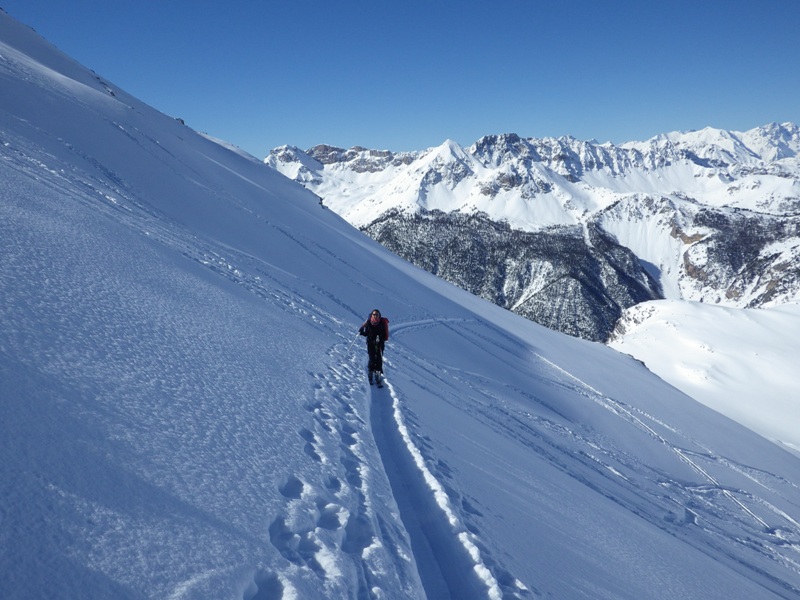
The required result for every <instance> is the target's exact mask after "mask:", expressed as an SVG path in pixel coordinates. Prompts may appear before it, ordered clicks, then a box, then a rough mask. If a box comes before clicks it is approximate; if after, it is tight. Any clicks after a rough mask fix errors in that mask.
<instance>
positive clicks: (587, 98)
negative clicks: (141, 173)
mask: <svg viewBox="0 0 800 600" xmlns="http://www.w3.org/2000/svg"><path fill="white" fill-rule="evenodd" d="M0 7H2V8H3V9H5V10H6V12H8V13H9V14H10V15H11V16H12V17H14V18H16V19H18V20H20V21H22V22H23V23H25V24H27V25H30V26H31V27H33V28H34V29H36V30H37V31H38V32H39V33H40V34H41V35H43V36H44V37H45V38H47V39H48V40H49V41H50V42H52V43H53V44H55V45H56V46H58V47H59V48H60V49H61V50H63V51H64V52H66V53H67V54H69V55H71V56H72V57H73V58H75V59H77V60H78V61H79V62H81V63H82V64H84V65H85V66H87V67H89V68H91V69H93V70H94V71H95V72H96V73H97V74H98V75H100V76H102V77H103V78H105V79H106V80H108V81H110V82H111V83H112V84H114V85H116V86H118V87H121V88H123V89H124V90H125V91H127V92H129V93H131V94H133V95H134V96H137V97H138V98H140V99H141V100H143V101H145V102H147V103H148V104H151V105H152V106H154V107H156V108H157V109H159V110H161V111H163V112H165V113H167V114H169V115H172V116H175V117H181V118H183V119H184V120H185V121H186V123H187V125H189V126H191V127H192V128H194V129H197V130H199V131H204V132H207V133H209V134H210V135H213V136H216V137H219V138H223V139H225V140H228V141H230V142H232V143H234V144H236V145H238V146H240V147H241V148H243V149H245V150H247V151H249V152H251V153H252V154H254V155H255V156H257V157H259V158H262V157H264V156H265V155H266V154H268V153H269V150H270V149H272V148H274V147H276V146H279V145H282V144H291V145H295V146H299V147H300V148H302V149H307V148H309V147H311V146H314V145H316V144H322V143H325V144H332V145H335V146H341V147H345V148H347V147H350V146H354V145H361V146H365V147H369V148H377V149H388V150H393V151H402V150H421V149H425V148H428V147H431V146H437V145H439V144H441V143H442V142H444V141H445V140H446V139H452V140H455V141H456V142H458V143H460V144H462V145H465V146H467V145H470V144H472V143H473V142H474V141H476V140H477V139H479V138H480V137H482V136H484V135H488V134H495V133H509V132H513V133H517V134H519V135H521V136H523V137H544V136H561V135H572V136H575V137H577V138H579V139H584V140H589V139H596V140H598V141H600V142H605V141H612V142H615V143H620V142H625V141H633V140H646V139H648V138H650V137H652V136H654V135H657V134H659V133H666V132H669V131H676V130H681V131H685V130H690V129H700V128H703V127H706V126H712V127H719V128H723V129H732V130H737V131H744V130H747V129H751V128H753V127H757V126H759V125H765V124H767V123H770V122H773V121H777V122H785V121H792V122H794V123H800V0H659V1H652V2H651V1H649V0H635V1H631V0H619V1H617V0H608V1H606V2H600V1H598V0H573V1H569V0H563V1H560V2H558V1H553V0H546V1H545V0H485V1H473V0H462V1H461V2H453V1H450V0H443V1H438V0H424V1H419V0H406V1H399V2H388V1H385V0H384V1H381V0H373V1H366V0H358V1H351V0H342V1H334V0H284V1H280V2H276V1H271V0H232V1H230V2H224V1H222V0H213V1H211V0H135V1H134V0H70V1H69V2H67V1H65V0H0Z"/></svg>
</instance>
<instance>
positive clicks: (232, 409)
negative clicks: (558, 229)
mask: <svg viewBox="0 0 800 600" xmlns="http://www.w3.org/2000/svg"><path fill="white" fill-rule="evenodd" d="M0 79H1V80H2V87H3V92H4V93H3V95H2V96H0V256H2V257H3V260H2V261H0V294H1V295H2V302H0V322H2V323H3V326H2V328H0V437H1V438H2V440H3V442H2V445H1V446H0V597H2V598H4V599H5V598H9V599H23V598H24V599H27V598H47V597H54V596H56V597H59V598H66V599H72V598H75V599H78V598H81V599H83V598H131V599H134V598H136V599H141V598H153V599H162V598H169V599H173V600H184V599H186V600H188V599H208V598H219V599H228V600H254V599H255V600H275V599H286V600H288V599H300V598H302V599H310V598H354V599H366V598H372V599H380V600H384V599H398V600H399V599H409V598H419V599H422V598H463V597H468V598H476V599H481V598H487V599H488V598H492V599H496V598H517V599H527V598H586V599H590V598H591V599H595V598H621V599H631V600H634V599H635V600H642V599H645V600H646V599H660V598H664V597H676V598H677V597H679V598H687V599H692V598H697V599H700V598H702V599H709V598H711V599H716V598H719V599H723V598H724V599H726V600H727V599H730V598H742V599H744V598H748V599H749V598H786V599H788V598H796V597H797V596H798V594H800V489H799V488H798V484H799V483H800V459H798V457H797V456H795V455H793V454H789V453H787V452H785V451H783V450H781V449H780V448H778V447H777V446H776V445H774V444H772V443H770V442H768V441H766V440H764V439H763V438H761V437H760V436H758V435H756V434H754V433H753V432H751V431H749V430H748V429H745V428H744V427H741V426H739V425H736V424H735V423H733V422H731V421H729V420H728V419H726V418H724V417H721V416H720V415H719V414H717V413H715V412H713V411H710V410H709V409H706V408H705V407H703V406H701V405H699V404H697V403H696V402H694V401H693V400H691V399H690V398H688V397H687V396H685V395H683V394H682V393H680V392H678V391H677V390H675V389H674V388H672V387H669V386H668V385H666V384H665V383H664V382H663V381H661V380H660V379H658V378H656V377H654V376H653V375H652V374H651V373H650V372H649V371H647V370H646V369H645V368H644V367H643V366H642V365H641V364H640V363H637V362H636V361H633V360H631V359H629V358H628V357H625V356H623V355H621V354H619V353H616V352H614V351H613V350H610V349H608V348H605V347H603V346H600V345H598V344H593V343H588V342H582V341H580V340H576V339H573V338H568V337H566V336H563V335H560V334H557V333H554V332H552V331H550V330H547V329H544V328H542V327H539V326H537V325H535V324H533V323H531V322H530V321H526V320H524V319H522V318H520V317H517V316H515V315H513V314H510V313H508V312H507V311H504V310H501V309H499V308H498V307H496V306H494V305H492V304H489V303H487V302H485V301H483V300H480V299H478V298H476V297H474V296H471V295H469V294H467V293H465V292H463V291H462V290H459V289H457V288H455V287H453V286H451V285H449V284H446V283H444V282H443V281H441V280H438V279H436V278H434V277H433V276H431V275H430V274H428V273H425V272H423V271H420V270H419V269H417V268H415V267H412V266H411V265H409V264H408V263H405V262H403V261H402V260H400V259H399V258H398V257H396V256H394V255H392V254H390V253H388V252H387V251H386V250H385V249H383V248H382V247H380V246H379V245H378V244H376V243H375V242H373V241H371V240H369V239H368V238H366V237H364V236H363V235H362V234H361V233H359V232H357V231H356V230H354V229H353V228H351V227H350V226H349V225H347V224H346V223H345V222H344V221H343V220H342V219H341V218H339V217H338V216H336V215H335V214H334V213H333V212H332V211H330V210H327V209H325V208H321V207H320V206H319V203H318V201H317V199H316V198H315V197H314V196H313V195H312V194H311V193H309V192H307V191H305V190H303V189H302V188H300V187H299V186H297V185H296V184H295V183H293V182H291V181H289V180H287V179H285V178H283V177H281V176H279V175H278V174H276V173H275V172H274V171H271V170H269V169H266V168H264V166H263V165H262V164H261V163H259V162H258V161H256V160H254V159H251V158H249V157H246V156H243V155H242V154H241V153H238V152H232V151H231V150H230V149H229V148H227V147H225V146H224V145H220V144H217V143H214V142H212V141H211V140H209V139H207V138H205V137H203V136H199V135H197V134H196V133H194V132H193V131H191V130H190V129H188V128H187V127H185V126H184V125H182V124H181V123H180V122H178V121H176V120H175V119H172V118H169V117H167V116H165V115H163V114H160V113H158V112H157V111H155V110H153V109H151V108H149V107H147V106H145V105H144V104H142V103H141V102H139V101H137V100H136V99H135V98H133V97H131V96H129V95H127V94H125V93H124V92H123V91H121V90H118V89H116V88H114V86H113V85H111V84H110V83H108V82H104V81H101V80H99V79H98V78H97V77H96V76H94V75H93V74H91V73H89V72H88V71H86V70H84V69H83V68H82V67H80V66H79V65H77V64H75V63H74V62H72V61H70V60H69V59H68V58H67V57H64V56H63V55H61V54H60V53H59V52H58V51H57V50H55V49H54V48H52V47H51V46H49V45H47V44H46V43H45V42H44V41H42V40H41V39H39V38H38V37H37V36H36V35H35V34H34V33H33V32H31V31H30V30H29V29H27V28H25V27H23V26H21V25H19V24H18V23H16V22H14V21H13V20H12V19H10V17H8V16H7V15H6V14H5V13H2V12H0ZM375 306H377V307H379V308H380V309H381V310H382V312H383V313H384V314H385V315H387V316H389V317H390V319H391V321H392V338H391V340H390V342H389V343H388V344H387V350H386V375H387V386H386V387H385V388H384V389H382V390H377V389H375V388H371V387H370V386H369V385H368V384H367V381H366V377H365V362H366V352H365V351H364V347H363V342H362V340H361V339H360V338H357V339H354V337H356V329H357V327H358V325H359V324H360V323H361V322H362V320H363V319H364V317H365V315H366V314H367V313H368V311H369V310H370V309H371V308H373V307H375ZM353 342H356V343H353ZM351 344H352V345H351Z"/></svg>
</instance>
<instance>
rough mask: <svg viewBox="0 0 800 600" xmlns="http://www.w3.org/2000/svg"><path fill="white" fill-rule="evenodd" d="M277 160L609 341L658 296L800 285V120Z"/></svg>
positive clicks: (516, 303) (469, 273)
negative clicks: (644, 135)
mask: <svg viewBox="0 0 800 600" xmlns="http://www.w3.org/2000/svg"><path fill="white" fill-rule="evenodd" d="M264 162H265V163H266V164H267V165H268V166H270V167H271V168H273V169H276V170H278V171H280V172H281V173H283V174H284V175H286V176H287V177H289V178H291V179H294V180H295V181H298V182H300V183H301V184H303V185H304V186H305V187H306V188H308V189H310V190H311V191H313V192H314V193H315V194H317V195H318V196H319V197H320V198H321V201H322V202H324V205H325V206H327V207H329V208H331V209H333V210H334V211H336V212H337V213H339V214H340V215H341V216H343V217H344V218H345V219H347V220H348V221H349V222H350V223H352V224H353V225H354V226H356V227H358V228H360V229H361V230H363V231H364V232H366V233H367V234H368V235H370V236H371V237H373V238H374V239H376V240H377V241H379V242H380V243H382V244H383V245H384V246H386V247H387V248H389V249H390V250H392V251H393V252H395V253H396V254H398V255H399V256H401V257H403V258H405V259H406V260H408V261H409V262H412V263H413V264H416V265H417V266H420V267H422V268H424V269H426V270H427V271H430V272H431V273H433V274H435V275H438V276H440V277H442V278H443V279H445V280H447V281H450V282H451V283H454V284H455V285H458V286H459V287H462V288H464V289H466V290H468V291H470V292H472V293H474V294H476V295H478V296H481V297H483V298H485V299H487V300H490V301H491V302H494V303H495V304H498V305H500V306H503V307H505V308H507V309H509V310H512V311H513V312H515V313H518V314H520V315H522V316H525V317H527V318H529V319H532V320H534V321H536V322H538V323H541V324H542V325H545V326H547V327H550V328H552V329H555V330H557V331H561V332H564V333H567V334H570V335H574V336H578V337H582V338H585V339H589V340H593V341H601V342H605V341H607V340H608V339H610V338H611V337H612V336H613V334H614V329H615V327H616V325H617V323H618V322H619V320H620V318H621V317H622V316H623V315H624V311H625V309H627V308H629V307H631V306H634V305H636V304H639V303H641V302H645V301H648V300H655V299H659V298H678V299H684V300H692V301H699V302H711V303H716V304H722V305H726V306H735V307H740V308H758V307H764V306H771V305H776V304H782V303H784V302H790V301H797V300H799V299H800V128H798V126H797V125H795V124H793V123H783V124H777V123H772V124H769V125H766V126H763V127H758V128H755V129H751V130H749V131H747V132H732V131H726V130H720V129H713V128H705V129H702V130H699V131H692V132H685V133H680V132H675V133H669V134H663V135H659V136H656V137H654V138H652V139H650V140H648V141H646V142H629V143H626V144H620V145H614V144H611V143H604V144H598V143H596V142H593V141H591V142H585V141H580V140H577V139H575V138H572V137H570V136H563V137H560V138H522V137H520V136H518V135H516V134H502V135H489V136H485V137H483V138H481V139H480V140H478V141H477V142H475V143H474V144H473V145H472V146H470V147H469V148H466V149H465V148H463V147H461V146H459V145H458V144H457V143H455V142H452V141H450V140H448V141H446V142H445V143H444V144H442V145H441V146H438V147H434V148H429V149H427V150H424V151H418V152H402V153H393V152H390V151H386V150H368V149H365V148H361V147H354V148H351V149H349V150H345V149H342V148H336V147H333V146H328V145H318V146H315V147H313V148H311V149H309V150H307V151H302V150H300V149H298V148H295V147H292V146H281V147H279V148H276V149H274V150H273V151H272V152H271V153H270V155H269V156H268V157H267V158H265V159H264Z"/></svg>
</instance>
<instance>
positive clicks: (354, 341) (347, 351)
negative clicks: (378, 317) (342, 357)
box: [345, 331, 361, 354]
mask: <svg viewBox="0 0 800 600" xmlns="http://www.w3.org/2000/svg"><path fill="white" fill-rule="evenodd" d="M360 333H361V332H360V331H356V337H354V338H353V341H352V342H350V345H349V346H348V347H347V350H346V351H345V354H348V353H349V352H350V348H352V347H353V344H355V343H356V340H357V339H358V334H360Z"/></svg>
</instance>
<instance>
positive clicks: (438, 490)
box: [384, 323, 503, 600]
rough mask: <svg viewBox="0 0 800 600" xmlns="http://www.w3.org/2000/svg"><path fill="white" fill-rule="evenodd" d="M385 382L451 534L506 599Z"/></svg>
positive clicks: (494, 597)
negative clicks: (417, 444)
mask: <svg viewBox="0 0 800 600" xmlns="http://www.w3.org/2000/svg"><path fill="white" fill-rule="evenodd" d="M419 324H427V323H417V325H419ZM410 325H411V324H406V326H410ZM384 383H385V385H386V387H387V389H388V390H389V394H390V396H391V398H392V412H393V416H394V421H395V425H396V427H397V432H398V433H399V435H400V438H401V440H402V443H403V445H404V447H405V448H406V449H407V450H408V452H409V454H410V455H411V459H412V460H413V463H414V465H415V467H416V469H417V470H418V471H419V473H420V474H421V476H422V478H423V480H424V482H425V484H426V485H427V487H428V488H429V490H430V492H431V493H432V495H433V498H434V500H435V503H436V505H437V506H438V507H439V509H441V511H442V513H443V514H444V517H445V519H446V522H447V526H448V528H449V530H450V532H451V533H452V534H453V535H454V537H455V538H456V539H457V540H458V543H459V544H460V545H461V546H462V547H463V549H464V551H466V554H467V555H468V556H469V557H470V561H471V563H472V564H471V565H470V566H471V567H472V569H473V571H474V572H475V574H476V575H477V576H478V578H479V580H480V581H481V582H482V583H483V584H484V585H485V586H486V594H487V597H488V598H491V600H501V599H502V598H503V593H502V591H501V590H500V585H499V584H498V582H497V579H495V577H494V575H492V572H491V570H490V569H489V567H487V566H486V563H485V562H484V561H483V558H482V556H481V551H480V549H479V548H478V546H477V544H476V543H475V541H474V538H475V535H474V534H473V533H471V532H469V531H468V530H467V529H466V527H465V526H464V523H463V522H462V521H461V519H459V517H458V515H457V514H456V512H455V510H454V509H453V506H452V505H451V503H450V499H449V497H448V495H447V492H446V491H445V489H444V486H443V485H442V484H441V483H440V482H439V480H438V479H436V477H435V476H434V475H433V473H431V471H430V469H428V467H427V465H426V464H425V458H424V457H423V456H422V452H420V450H419V448H417V446H416V445H415V444H414V442H413V440H412V439H411V434H410V432H409V430H408V427H407V426H406V423H405V419H404V418H403V414H402V411H401V410H400V398H399V397H398V395H397V394H396V392H395V390H394V387H393V386H392V384H391V383H390V382H389V381H388V380H386V379H384Z"/></svg>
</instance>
